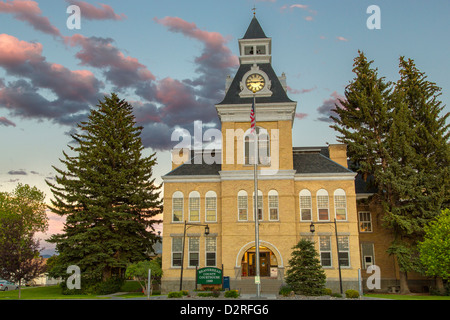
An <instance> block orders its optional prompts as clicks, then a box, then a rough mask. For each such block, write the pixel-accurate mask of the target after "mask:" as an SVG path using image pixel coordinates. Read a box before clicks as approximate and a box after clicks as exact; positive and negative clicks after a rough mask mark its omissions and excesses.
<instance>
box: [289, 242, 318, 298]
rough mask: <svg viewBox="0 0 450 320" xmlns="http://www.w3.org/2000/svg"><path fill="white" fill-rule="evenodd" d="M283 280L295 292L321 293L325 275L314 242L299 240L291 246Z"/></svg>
mask: <svg viewBox="0 0 450 320" xmlns="http://www.w3.org/2000/svg"><path fill="white" fill-rule="evenodd" d="M292 249H293V251H292V253H291V259H290V260H289V269H288V270H287V272H286V277H285V281H286V283H287V284H288V285H289V286H290V287H291V288H292V290H294V291H295V292H296V293H300V294H303V295H307V296H315V295H321V294H323V292H324V289H325V282H326V275H325V271H323V268H322V266H321V264H320V261H319V259H318V255H317V251H316V250H315V249H314V244H313V243H312V242H311V241H309V240H306V239H302V240H300V241H299V242H298V243H297V245H296V246H295V247H293V248H292Z"/></svg>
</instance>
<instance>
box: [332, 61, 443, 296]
mask: <svg viewBox="0 0 450 320" xmlns="http://www.w3.org/2000/svg"><path fill="white" fill-rule="evenodd" d="M371 63H372V62H367V59H366V58H365V56H364V55H363V54H362V53H361V52H359V56H358V57H357V58H356V59H355V65H354V69H353V71H354V72H355V73H356V78H355V79H354V80H353V82H351V83H350V84H349V85H348V86H347V88H346V92H345V97H346V101H341V104H342V105H343V108H338V107H336V109H335V110H334V111H335V112H336V113H337V115H338V116H337V117H333V120H334V121H335V124H334V125H333V126H332V127H333V128H334V129H335V130H336V131H338V132H339V133H341V136H339V137H338V140H340V141H341V142H343V143H346V144H347V145H348V154H349V157H350V159H351V160H352V162H353V163H355V164H356V166H355V168H353V169H356V170H358V172H359V173H361V174H362V175H363V177H368V176H372V177H373V181H374V183H375V187H376V188H377V190H378V193H377V194H376V196H374V197H373V198H372V201H373V202H375V203H378V204H379V205H381V206H382V207H383V209H384V217H383V221H384V223H385V226H387V227H388V228H390V229H391V230H392V232H393V234H394V241H393V243H392V244H391V247H390V248H389V250H388V252H389V253H390V254H394V255H395V256H396V258H397V262H398V263H399V269H400V280H401V281H400V285H401V292H402V293H408V292H409V289H408V286H407V281H406V280H407V277H406V273H407V272H409V271H412V270H415V269H417V263H415V261H417V259H416V257H417V247H416V242H417V241H418V240H419V239H421V237H422V236H423V234H424V226H425V225H426V224H427V222H428V221H429V220H430V219H432V218H433V217H434V216H435V215H437V214H438V213H439V212H440V210H441V209H442V208H443V207H445V206H446V205H448V203H449V190H450V188H449V181H450V179H449V168H450V166H449V164H450V157H449V155H450V151H449V150H450V149H449V145H448V138H449V133H448V125H446V119H447V117H448V114H446V115H444V116H440V113H441V111H442V109H443V106H441V102H440V101H439V100H438V97H439V95H440V88H438V87H437V86H436V85H435V84H434V83H432V82H429V81H428V80H426V76H425V75H424V73H422V72H420V71H419V70H418V69H417V68H416V67H415V65H414V62H413V61H412V60H411V59H409V60H405V59H404V58H403V57H401V58H400V80H399V81H398V82H397V83H396V85H395V86H394V90H393V91H392V90H391V86H390V85H389V84H385V83H384V81H383V80H382V78H381V79H378V76H377V73H376V70H373V69H371V68H370V64H371Z"/></svg>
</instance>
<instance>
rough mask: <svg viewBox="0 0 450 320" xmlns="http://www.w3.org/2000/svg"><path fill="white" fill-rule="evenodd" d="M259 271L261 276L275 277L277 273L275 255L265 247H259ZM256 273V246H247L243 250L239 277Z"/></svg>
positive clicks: (251, 275) (252, 275)
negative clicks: (247, 247)
mask: <svg viewBox="0 0 450 320" xmlns="http://www.w3.org/2000/svg"><path fill="white" fill-rule="evenodd" d="M259 272H260V276H261V277H271V278H276V277H277V273H278V260H277V257H276V255H275V254H274V253H273V252H272V250H270V249H269V248H267V247H264V246H260V247H259ZM255 275H256V248H255V246H253V247H251V248H249V249H248V250H247V251H245V252H244V254H243V256H242V260H241V277H254V276H255Z"/></svg>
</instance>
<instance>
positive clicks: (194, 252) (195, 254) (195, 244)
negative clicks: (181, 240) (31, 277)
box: [189, 237, 200, 267]
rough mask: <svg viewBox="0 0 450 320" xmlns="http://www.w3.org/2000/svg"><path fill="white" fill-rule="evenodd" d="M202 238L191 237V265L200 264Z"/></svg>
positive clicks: (196, 265)
mask: <svg viewBox="0 0 450 320" xmlns="http://www.w3.org/2000/svg"><path fill="white" fill-rule="evenodd" d="M199 251H200V238H199V237H189V267H198V266H199V257H200V252H199Z"/></svg>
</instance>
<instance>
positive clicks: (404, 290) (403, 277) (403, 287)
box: [399, 271, 411, 294]
mask: <svg viewBox="0 0 450 320" xmlns="http://www.w3.org/2000/svg"><path fill="white" fill-rule="evenodd" d="M399 273H400V294H410V293H411V291H409V287H408V276H407V273H406V272H403V271H399Z"/></svg>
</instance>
